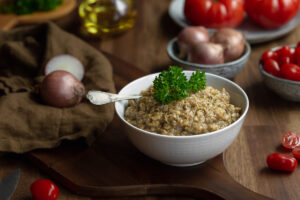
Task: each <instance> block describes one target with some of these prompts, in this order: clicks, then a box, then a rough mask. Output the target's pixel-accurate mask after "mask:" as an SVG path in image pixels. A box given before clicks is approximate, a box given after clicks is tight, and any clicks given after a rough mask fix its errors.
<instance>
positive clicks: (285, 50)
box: [275, 46, 294, 58]
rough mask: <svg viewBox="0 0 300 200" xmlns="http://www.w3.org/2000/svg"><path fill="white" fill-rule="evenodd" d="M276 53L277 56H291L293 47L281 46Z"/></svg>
mask: <svg viewBox="0 0 300 200" xmlns="http://www.w3.org/2000/svg"><path fill="white" fill-rule="evenodd" d="M275 52H276V53H277V54H278V57H289V58H292V57H293V53H294V48H292V47H288V46H282V47H281V48H280V49H277V50H276V51H275Z"/></svg>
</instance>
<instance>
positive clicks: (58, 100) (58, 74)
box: [39, 70, 85, 108]
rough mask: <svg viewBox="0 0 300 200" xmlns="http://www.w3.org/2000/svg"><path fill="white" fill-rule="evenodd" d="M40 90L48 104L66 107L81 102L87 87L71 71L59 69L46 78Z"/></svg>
mask: <svg viewBox="0 0 300 200" xmlns="http://www.w3.org/2000/svg"><path fill="white" fill-rule="evenodd" d="M39 92H40V95H41V98H42V99H43V101H44V103H46V104H47V105H49V106H54V107H58V108H65V107H71V106H75V105H76V104H78V103H80V101H81V99H82V97H83V96H84V94H85V88H84V86H83V84H82V83H81V82H80V81H78V79H77V78H76V77H75V76H73V75H72V74H71V73H69V72H67V71H63V70H57V71H54V72H52V73H50V74H48V75H47V76H46V77H45V78H44V80H43V82H42V83H41V85H40V90H39Z"/></svg>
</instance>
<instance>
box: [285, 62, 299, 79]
mask: <svg viewBox="0 0 300 200" xmlns="http://www.w3.org/2000/svg"><path fill="white" fill-rule="evenodd" d="M280 74H281V76H282V77H283V78H285V79H289V80H292V81H300V67H299V65H295V64H291V63H289V64H284V65H283V66H282V67H281V68H280Z"/></svg>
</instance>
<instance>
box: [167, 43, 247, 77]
mask: <svg viewBox="0 0 300 200" xmlns="http://www.w3.org/2000/svg"><path fill="white" fill-rule="evenodd" d="M167 53H168V55H169V57H170V58H171V60H173V61H174V62H175V63H176V64H177V65H178V66H179V67H183V68H185V69H189V70H196V69H198V70H200V71H205V72H209V73H212V74H216V75H219V76H222V77H225V78H233V77H234V76H235V75H236V74H237V73H239V72H240V71H241V70H242V69H243V68H244V67H245V65H246V63H247V61H248V59H249V55H250V53H251V47H250V44H249V43H248V42H247V43H246V48H245V52H244V54H243V55H242V56H241V57H240V58H238V59H237V60H234V61H231V62H227V63H223V64H217V65H203V64H197V63H191V62H188V61H186V60H182V59H180V58H178V56H177V55H178V53H179V50H178V47H177V38H173V39H172V40H171V41H170V42H169V43H168V45H167Z"/></svg>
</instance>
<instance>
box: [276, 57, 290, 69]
mask: <svg viewBox="0 0 300 200" xmlns="http://www.w3.org/2000/svg"><path fill="white" fill-rule="evenodd" d="M277 62H278V65H279V67H282V66H283V65H284V64H289V63H291V62H292V58H291V57H288V56H280V57H279V58H278V61H277Z"/></svg>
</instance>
